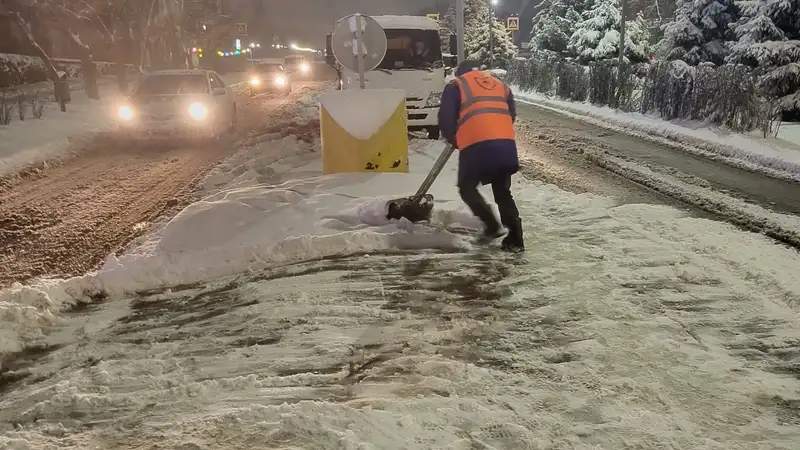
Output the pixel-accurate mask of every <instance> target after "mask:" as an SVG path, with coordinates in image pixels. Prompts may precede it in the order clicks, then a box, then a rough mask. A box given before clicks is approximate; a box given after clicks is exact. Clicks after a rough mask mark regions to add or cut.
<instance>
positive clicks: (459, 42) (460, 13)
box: [456, 0, 464, 64]
mask: <svg viewBox="0 0 800 450" xmlns="http://www.w3.org/2000/svg"><path fill="white" fill-rule="evenodd" d="M456 49H457V51H458V55H456V56H458V63H459V64H461V63H462V62H464V0H456Z"/></svg>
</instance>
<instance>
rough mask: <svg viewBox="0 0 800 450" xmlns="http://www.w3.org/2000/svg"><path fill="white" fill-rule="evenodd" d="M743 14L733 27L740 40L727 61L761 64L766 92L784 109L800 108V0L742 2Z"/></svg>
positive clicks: (733, 47) (759, 66)
mask: <svg viewBox="0 0 800 450" xmlns="http://www.w3.org/2000/svg"><path fill="white" fill-rule="evenodd" d="M739 6H740V9H741V15H742V17H741V18H740V19H739V21H738V22H737V23H736V24H735V25H734V26H733V27H732V28H733V32H734V34H735V35H736V38H737V41H736V42H735V43H734V44H733V45H732V46H731V53H730V54H729V55H728V59H727V60H728V62H731V63H738V64H745V65H748V66H751V67H758V68H760V69H762V70H763V71H764V75H763V77H762V79H761V84H762V87H763V88H764V91H765V94H766V95H767V96H768V97H770V98H777V99H780V103H781V107H782V108H783V109H784V110H797V109H800V0H755V1H743V2H740V3H739Z"/></svg>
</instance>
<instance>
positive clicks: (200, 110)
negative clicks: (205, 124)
mask: <svg viewBox="0 0 800 450" xmlns="http://www.w3.org/2000/svg"><path fill="white" fill-rule="evenodd" d="M189 116H190V117H191V118H192V119H194V120H205V119H206V117H208V108H206V106H205V105H203V104H202V103H192V104H191V105H190V106H189Z"/></svg>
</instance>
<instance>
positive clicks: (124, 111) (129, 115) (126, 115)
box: [117, 106, 134, 121]
mask: <svg viewBox="0 0 800 450" xmlns="http://www.w3.org/2000/svg"><path fill="white" fill-rule="evenodd" d="M117 116H119V118H120V119H121V120H125V121H128V120H131V119H133V116H134V114H133V108H131V107H130V106H120V107H119V111H117Z"/></svg>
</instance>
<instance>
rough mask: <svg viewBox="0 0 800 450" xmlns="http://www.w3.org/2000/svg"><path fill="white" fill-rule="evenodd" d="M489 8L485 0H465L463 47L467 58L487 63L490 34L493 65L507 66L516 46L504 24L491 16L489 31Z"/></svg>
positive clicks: (496, 66)
mask: <svg viewBox="0 0 800 450" xmlns="http://www.w3.org/2000/svg"><path fill="white" fill-rule="evenodd" d="M490 17H491V10H490V9H489V6H488V5H487V2H486V1H485V0H466V1H465V2H464V34H465V36H464V48H465V49H466V51H467V58H468V59H474V60H478V61H481V63H483V64H487V65H488V64H489V63H490V60H491V57H490V53H489V48H490V36H491V44H492V45H491V47H492V48H493V49H494V51H493V53H494V67H495V68H508V67H509V66H510V65H511V63H512V62H513V61H514V57H516V56H517V46H516V45H514V42H513V41H512V39H511V34H510V33H509V32H508V30H506V27H505V25H504V24H503V23H502V22H500V21H499V20H497V18H495V17H492V18H491V33H490V32H489V23H490Z"/></svg>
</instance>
